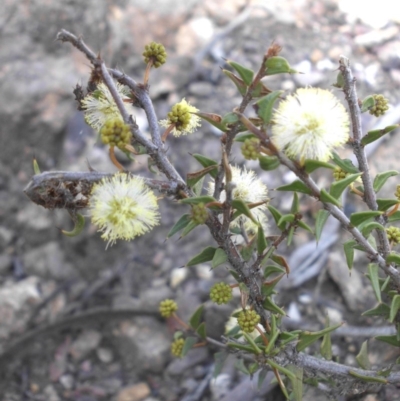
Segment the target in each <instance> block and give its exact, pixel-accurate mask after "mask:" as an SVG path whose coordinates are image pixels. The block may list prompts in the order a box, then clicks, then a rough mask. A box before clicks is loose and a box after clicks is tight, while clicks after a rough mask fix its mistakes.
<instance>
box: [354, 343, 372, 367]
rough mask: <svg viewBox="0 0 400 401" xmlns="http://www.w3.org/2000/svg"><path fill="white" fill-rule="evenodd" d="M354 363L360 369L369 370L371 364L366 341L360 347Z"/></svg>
mask: <svg viewBox="0 0 400 401" xmlns="http://www.w3.org/2000/svg"><path fill="white" fill-rule="evenodd" d="M356 361H357V362H358V366H360V368H361V369H365V370H368V369H370V368H371V363H370V362H369V358H368V341H367V340H366V341H364V342H363V343H362V345H361V349H360V352H359V353H358V355H357V356H356Z"/></svg>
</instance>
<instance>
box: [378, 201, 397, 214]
mask: <svg viewBox="0 0 400 401" xmlns="http://www.w3.org/2000/svg"><path fill="white" fill-rule="evenodd" d="M376 203H377V204H378V210H380V211H381V212H385V211H386V210H388V209H390V208H391V207H392V206H395V205H397V204H398V203H399V201H398V200H397V199H377V200H376Z"/></svg>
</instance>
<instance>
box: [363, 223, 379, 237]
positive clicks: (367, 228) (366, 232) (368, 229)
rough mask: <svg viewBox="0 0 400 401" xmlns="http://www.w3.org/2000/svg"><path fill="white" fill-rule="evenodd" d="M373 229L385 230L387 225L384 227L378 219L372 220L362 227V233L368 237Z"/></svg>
mask: <svg viewBox="0 0 400 401" xmlns="http://www.w3.org/2000/svg"><path fill="white" fill-rule="evenodd" d="M372 230H382V231H384V230H385V227H383V226H382V225H381V224H379V223H377V222H376V221H371V222H369V223H367V224H365V225H363V227H362V229H361V233H362V235H363V236H364V237H365V238H367V237H368V236H369V235H370V234H371V232H372Z"/></svg>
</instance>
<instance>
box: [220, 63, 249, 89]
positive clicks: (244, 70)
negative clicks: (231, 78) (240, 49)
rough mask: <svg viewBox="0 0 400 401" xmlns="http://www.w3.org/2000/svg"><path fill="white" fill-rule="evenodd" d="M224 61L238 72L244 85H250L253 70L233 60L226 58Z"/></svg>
mask: <svg viewBox="0 0 400 401" xmlns="http://www.w3.org/2000/svg"><path fill="white" fill-rule="evenodd" d="M226 63H227V64H229V65H230V66H231V67H232V68H234V69H235V70H236V72H238V73H239V75H240V78H242V80H243V82H244V83H245V84H246V85H250V84H251V83H252V82H253V76H254V71H252V70H250V69H249V68H246V67H244V66H242V65H241V64H239V63H236V62H235V61H231V60H226Z"/></svg>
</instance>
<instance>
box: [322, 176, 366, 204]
mask: <svg viewBox="0 0 400 401" xmlns="http://www.w3.org/2000/svg"><path fill="white" fill-rule="evenodd" d="M360 175H361V173H356V174H349V175H348V176H347V177H346V178H343V180H339V181H335V182H334V183H333V184H332V185H331V188H330V190H329V193H330V194H331V195H332V196H333V197H334V198H335V199H339V197H340V195H342V193H343V191H344V190H345V189H346V188H347V187H348V186H349V185H350V184H351V183H352V182H354V181H355V180H356V179H357V178H358V177H360Z"/></svg>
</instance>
